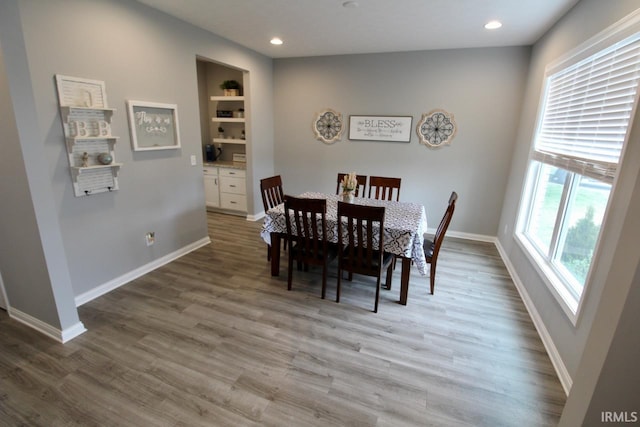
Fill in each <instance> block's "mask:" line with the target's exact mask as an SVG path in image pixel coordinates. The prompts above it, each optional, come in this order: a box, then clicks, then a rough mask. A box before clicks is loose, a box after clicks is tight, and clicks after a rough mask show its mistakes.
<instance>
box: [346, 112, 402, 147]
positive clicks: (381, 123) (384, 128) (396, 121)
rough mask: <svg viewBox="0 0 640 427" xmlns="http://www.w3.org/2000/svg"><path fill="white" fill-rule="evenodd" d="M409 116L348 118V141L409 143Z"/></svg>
mask: <svg viewBox="0 0 640 427" xmlns="http://www.w3.org/2000/svg"><path fill="white" fill-rule="evenodd" d="M412 120H413V117H411V116H349V139H352V140H363V141H391V142H410V141H411V121H412Z"/></svg>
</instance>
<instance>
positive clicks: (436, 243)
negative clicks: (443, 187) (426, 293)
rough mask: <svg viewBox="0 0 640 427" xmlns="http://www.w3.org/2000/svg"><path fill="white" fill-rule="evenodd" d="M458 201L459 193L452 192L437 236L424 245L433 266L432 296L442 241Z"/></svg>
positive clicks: (425, 253)
mask: <svg viewBox="0 0 640 427" xmlns="http://www.w3.org/2000/svg"><path fill="white" fill-rule="evenodd" d="M457 200H458V193H456V192H455V191H453V192H451V196H450V197H449V205H448V206H447V210H446V211H445V213H444V216H443V217H442V220H441V221H440V225H438V229H437V230H436V234H435V235H434V237H433V240H428V239H426V238H425V240H424V243H423V244H422V248H423V249H424V255H425V259H426V261H427V264H431V270H430V271H429V280H430V282H431V295H433V291H434V289H435V285H436V265H437V262H438V254H439V253H440V247H441V246H442V241H443V240H444V234H445V233H446V232H447V228H449V223H450V222H451V218H452V217H453V211H454V210H455V208H456V201H457Z"/></svg>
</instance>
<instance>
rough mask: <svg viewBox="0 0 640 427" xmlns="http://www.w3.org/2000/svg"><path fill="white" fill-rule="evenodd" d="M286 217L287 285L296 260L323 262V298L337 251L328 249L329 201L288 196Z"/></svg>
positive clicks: (312, 262) (307, 262)
mask: <svg viewBox="0 0 640 427" xmlns="http://www.w3.org/2000/svg"><path fill="white" fill-rule="evenodd" d="M284 209H285V221H286V224H287V240H288V241H289V276H288V286H287V287H288V289H289V290H291V282H292V275H293V261H296V262H297V263H298V265H302V264H304V265H305V266H307V265H309V264H312V265H322V266H323V274H322V298H324V297H325V294H326V287H327V284H326V282H327V279H326V278H327V268H328V264H329V261H330V260H331V259H333V258H335V253H333V255H332V253H331V251H329V244H328V241H327V218H326V216H327V201H326V200H325V199H302V198H298V197H293V196H288V195H287V196H285V200H284Z"/></svg>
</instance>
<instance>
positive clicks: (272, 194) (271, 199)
mask: <svg viewBox="0 0 640 427" xmlns="http://www.w3.org/2000/svg"><path fill="white" fill-rule="evenodd" d="M260 191H261V192H262V204H263V205H264V211H265V213H266V212H267V211H268V210H269V209H271V208H274V207H276V206H278V205H279V204H280V203H283V202H284V192H283V191H282V178H281V177H280V175H276V176H272V177H269V178H264V179H261V180H260ZM283 246H284V248H285V249H286V247H287V240H286V239H285V241H284V244H283ZM267 260H271V245H267Z"/></svg>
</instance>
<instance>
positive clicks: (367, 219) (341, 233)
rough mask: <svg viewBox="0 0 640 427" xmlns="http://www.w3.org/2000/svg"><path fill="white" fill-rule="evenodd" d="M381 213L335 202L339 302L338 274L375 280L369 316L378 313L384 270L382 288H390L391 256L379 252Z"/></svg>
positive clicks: (379, 208) (375, 209) (382, 212)
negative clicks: (384, 274)
mask: <svg viewBox="0 0 640 427" xmlns="http://www.w3.org/2000/svg"><path fill="white" fill-rule="evenodd" d="M384 211H385V208H384V207H382V206H364V205H356V204H352V203H343V202H338V287H337V290H336V302H340V290H341V289H340V288H341V280H342V272H343V271H346V272H348V273H349V275H350V276H351V275H353V274H362V275H365V276H373V277H376V279H377V281H376V299H375V304H374V308H373V312H374V313H377V312H378V302H379V300H380V280H381V275H382V270H383V269H384V268H386V269H387V278H386V287H387V288H391V278H392V274H393V270H392V267H393V266H392V261H393V255H391V254H388V253H386V252H384V251H383V249H382V248H383V247H384Z"/></svg>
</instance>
